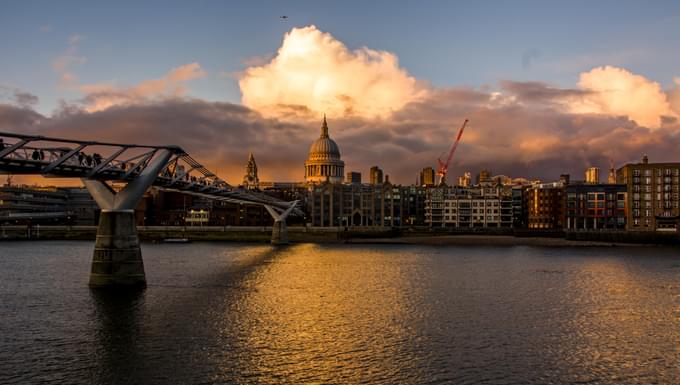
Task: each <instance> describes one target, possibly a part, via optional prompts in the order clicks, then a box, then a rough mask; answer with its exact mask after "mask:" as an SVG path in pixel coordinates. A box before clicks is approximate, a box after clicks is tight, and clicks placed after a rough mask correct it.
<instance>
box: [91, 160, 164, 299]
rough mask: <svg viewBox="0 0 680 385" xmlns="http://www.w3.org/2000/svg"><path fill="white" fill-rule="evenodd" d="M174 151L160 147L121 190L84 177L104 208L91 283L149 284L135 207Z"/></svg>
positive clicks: (100, 285) (94, 285) (93, 285)
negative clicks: (117, 190)
mask: <svg viewBox="0 0 680 385" xmlns="http://www.w3.org/2000/svg"><path fill="white" fill-rule="evenodd" d="M172 155H173V153H172V152H171V151H169V150H159V151H158V153H157V154H156V155H155V156H154V158H153V160H151V162H150V163H149V165H148V166H147V167H146V168H145V169H144V170H143V171H142V172H141V173H140V174H139V175H138V176H137V177H136V178H135V179H134V180H132V181H131V182H129V183H128V184H127V185H126V186H125V187H124V188H123V189H122V190H121V191H119V192H115V191H114V190H113V189H112V188H111V187H110V186H109V185H108V184H106V183H105V182H103V181H100V180H95V179H83V183H84V184H85V187H87V189H88V191H89V192H90V194H91V195H92V197H93V198H94V200H95V202H97V205H99V208H101V215H100V217H99V227H98V228H97V239H96V241H95V245H94V253H93V256H92V269H91V271H90V283H89V285H90V287H114V286H117V287H140V288H143V287H145V286H146V275H145V273H144V263H143V261H142V252H141V249H140V247H139V236H138V234H137V225H136V223H135V222H136V221H135V207H137V204H138V203H139V201H140V200H141V199H142V197H143V196H144V193H145V192H146V190H147V189H148V188H149V187H150V186H151V185H152V184H153V182H154V180H155V179H156V177H157V175H158V173H159V172H161V170H162V169H163V168H164V167H165V166H166V165H167V164H168V161H169V160H170V158H171V156H172Z"/></svg>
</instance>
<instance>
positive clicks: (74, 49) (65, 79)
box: [52, 35, 87, 88]
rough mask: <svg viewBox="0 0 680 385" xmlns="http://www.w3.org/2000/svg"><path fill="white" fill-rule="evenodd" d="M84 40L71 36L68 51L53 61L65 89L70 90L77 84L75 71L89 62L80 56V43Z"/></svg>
mask: <svg viewBox="0 0 680 385" xmlns="http://www.w3.org/2000/svg"><path fill="white" fill-rule="evenodd" d="M84 39H85V38H84V37H83V36H81V35H72V36H70V37H69V39H68V47H67V48H66V51H64V53H62V54H61V55H59V56H58V57H57V58H56V59H54V60H53V61H52V69H53V70H54V71H55V72H56V73H57V74H59V78H60V82H61V85H62V86H63V87H66V88H68V87H70V86H71V85H72V84H73V83H75V82H76V80H77V77H76V75H75V74H74V73H73V71H74V70H75V68H76V67H78V66H81V65H83V64H85V63H86V62H87V57H85V56H82V55H80V54H79V46H80V42H82V41H83V40H84Z"/></svg>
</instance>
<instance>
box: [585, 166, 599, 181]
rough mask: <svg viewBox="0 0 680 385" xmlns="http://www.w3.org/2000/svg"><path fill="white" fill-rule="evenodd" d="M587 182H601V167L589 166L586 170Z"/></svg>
mask: <svg viewBox="0 0 680 385" xmlns="http://www.w3.org/2000/svg"><path fill="white" fill-rule="evenodd" d="M586 183H594V184H598V183H600V168H599V167H588V169H587V170H586Z"/></svg>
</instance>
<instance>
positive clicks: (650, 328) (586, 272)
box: [563, 258, 680, 381]
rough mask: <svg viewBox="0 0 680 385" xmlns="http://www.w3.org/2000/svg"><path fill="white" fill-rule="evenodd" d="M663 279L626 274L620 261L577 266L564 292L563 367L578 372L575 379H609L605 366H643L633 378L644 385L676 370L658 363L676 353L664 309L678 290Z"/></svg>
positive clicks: (678, 334) (675, 334) (672, 321)
mask: <svg viewBox="0 0 680 385" xmlns="http://www.w3.org/2000/svg"><path fill="white" fill-rule="evenodd" d="M665 278H666V277H665V276H663V275H659V274H658V273H654V274H647V272H646V271H645V270H644V269H640V268H639V266H636V267H635V268H634V269H631V266H630V265H629V263H628V261H627V260H626V259H621V258H606V259H598V260H592V261H586V262H585V263H583V264H582V265H581V267H580V270H579V271H578V274H575V275H574V276H573V277H572V281H571V282H570V284H569V285H568V286H567V288H566V292H565V296H566V297H567V298H568V302H569V306H570V307H572V309H573V311H572V314H571V317H570V318H569V321H568V324H569V327H570V329H571V333H572V334H571V336H572V337H573V338H571V339H570V340H569V345H570V346H569V348H568V349H564V355H563V356H564V359H565V361H566V362H567V363H569V364H571V365H573V366H574V367H578V368H581V373H579V380H583V381H587V379H588V378H610V379H611V378H612V374H611V367H621V368H626V367H629V368H630V367H633V366H635V367H640V366H641V367H646V369H647V370H645V371H644V372H642V373H639V372H638V373H635V378H637V379H638V380H641V379H644V378H649V379H650V381H651V380H652V379H653V378H654V377H655V376H657V375H658V374H660V373H668V372H669V370H670V371H676V370H677V367H676V363H675V362H668V360H666V359H662V358H663V357H668V356H671V357H672V356H677V354H678V352H679V351H680V350H679V349H680V345H678V341H679V340H680V330H677V326H678V325H677V321H678V320H677V318H676V317H673V316H672V314H671V313H672V312H673V311H674V310H673V306H669V300H670V301H673V298H675V302H677V298H678V296H680V286H677V284H676V283H674V282H668V281H666V279H665ZM659 291H662V292H665V293H664V294H665V295H659ZM669 332H670V337H671V338H670V339H669V338H668V337H669V334H668V333H669ZM650 339H651V340H652V341H650ZM650 342H651V343H650ZM584 367H586V368H588V370H587V371H583V370H582V368H584ZM619 376H621V377H618V378H617V379H619V380H620V381H623V380H624V379H626V377H625V373H623V374H619ZM615 377H616V376H615Z"/></svg>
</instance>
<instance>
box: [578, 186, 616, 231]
mask: <svg viewBox="0 0 680 385" xmlns="http://www.w3.org/2000/svg"><path fill="white" fill-rule="evenodd" d="M565 194H566V202H567V203H566V214H565V217H566V219H565V228H566V229H567V230H625V228H626V195H627V193H626V185H625V184H580V183H579V184H571V185H567V186H566V187H565Z"/></svg>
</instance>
